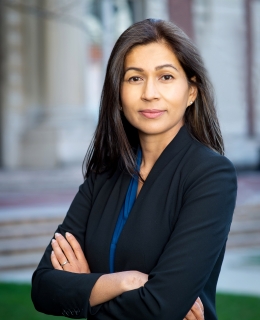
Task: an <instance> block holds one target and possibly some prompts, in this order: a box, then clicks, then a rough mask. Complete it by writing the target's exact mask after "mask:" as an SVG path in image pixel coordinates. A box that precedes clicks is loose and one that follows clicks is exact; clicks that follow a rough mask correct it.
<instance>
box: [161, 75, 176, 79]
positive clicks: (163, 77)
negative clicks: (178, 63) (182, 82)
mask: <svg viewBox="0 0 260 320" xmlns="http://www.w3.org/2000/svg"><path fill="white" fill-rule="evenodd" d="M161 79H162V80H166V81H167V80H171V79H174V78H173V76H172V75H170V74H165V75H164V76H162V77H161Z"/></svg>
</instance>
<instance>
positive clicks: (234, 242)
mask: <svg viewBox="0 0 260 320" xmlns="http://www.w3.org/2000/svg"><path fill="white" fill-rule="evenodd" d="M227 247H229V248H239V247H241V248H243V247H260V232H254V233H240V234H230V235H229V237H228V242H227Z"/></svg>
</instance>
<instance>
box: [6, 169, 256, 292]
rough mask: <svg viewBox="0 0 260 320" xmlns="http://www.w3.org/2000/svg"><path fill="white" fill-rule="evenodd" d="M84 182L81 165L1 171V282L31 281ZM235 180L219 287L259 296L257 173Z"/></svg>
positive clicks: (243, 175)
mask: <svg viewBox="0 0 260 320" xmlns="http://www.w3.org/2000/svg"><path fill="white" fill-rule="evenodd" d="M82 181H83V179H82V175H81V172H80V168H79V167H70V168H63V169H59V170H43V171H17V172H13V171H11V172H8V171H2V172H1V171H0V281H16V282H17V281H20V282H21V281H22V282H28V281H30V279H31V275H32V272H33V270H34V269H35V267H36V265H37V263H38V262H39V260H40V258H41V256H42V253H43V251H44V249H45V247H46V244H47V243H48V242H49V240H50V238H51V237H52V235H53V232H54V230H55V229H56V227H57V225H58V224H59V223H61V222H62V220H63V218H64V215H65V214H66V211H67V210H68V208H69V205H70V203H71V201H72V199H73V197H74V195H75V193H76V192H77V190H78V186H79V185H80V184H81V183H82ZM238 183H239V188H238V199H237V207H236V210H235V214H234V219H233V223H232V227H231V232H230V236H229V240H228V244H227V252H226V256H225V260H224V263H223V267H222V272H221V275H220V279H219V283H218V291H221V292H236V293H245V294H254V295H259V296H260V173H256V172H251V173H245V174H239V176H238Z"/></svg>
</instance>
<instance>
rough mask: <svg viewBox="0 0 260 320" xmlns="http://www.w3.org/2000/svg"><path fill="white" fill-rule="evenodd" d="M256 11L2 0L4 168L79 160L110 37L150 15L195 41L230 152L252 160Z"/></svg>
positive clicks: (259, 107)
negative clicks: (203, 61)
mask: <svg viewBox="0 0 260 320" xmlns="http://www.w3.org/2000/svg"><path fill="white" fill-rule="evenodd" d="M248 3H249V4H250V7H249V9H250V10H249V11H248V7H247V6H246V4H248ZM248 12H249V13H250V15H249V16H248V14H246V13H248ZM259 15H260V1H258V0H250V1H249V0H229V1H224V0H193V1H192V0H185V1H178V0H168V1H167V0H163V1H162V0H161V1H157V0H97V1H95V0H83V1H75V2H72V1H68V0H16V1H8V0H5V1H4V0H3V1H0V24H1V25H0V30H1V34H0V55H1V68H0V72H1V74H0V76H1V77H0V79H1V82H0V90H1V96H0V98H1V102H0V121H1V123H0V161H1V166H2V167H3V168H9V169H16V168H23V167H27V168H28V167H29V168H53V167H57V166H61V165H70V164H73V163H80V162H82V160H83V158H84V154H85V152H86V150H87V146H88V144H89V142H90V140H91V137H92V134H93V131H94V128H95V123H96V119H97V113H98V105H99V95H100V91H101V87H102V81H103V76H104V66H105V64H106V61H107V59H108V56H109V53H110V50H111V48H112V46H113V43H114V41H115V39H116V38H117V37H118V35H119V34H120V33H121V32H122V31H123V30H124V29H125V28H127V27H128V26H129V25H130V24H131V23H133V22H135V21H139V20H142V19H144V18H147V17H153V18H163V19H171V20H173V21H174V22H175V23H176V24H178V25H179V26H181V27H182V28H183V29H184V30H185V31H186V32H187V34H188V35H189V36H191V37H192V38H193V39H194V41H195V42H196V43H197V44H198V46H199V49H200V51H201V53H202V55H203V57H204V60H205V63H206V66H207V68H208V70H209V74H210V77H211V79H212V81H213V84H214V86H215V89H216V96H217V105H218V114H219V118H220V122H221V127H222V130H223V134H224V138H225V142H226V151H227V156H228V157H229V158H230V159H231V160H232V161H233V162H234V163H235V164H236V165H237V166H240V167H252V168H253V167H256V166H257V165H258V164H259V153H260V151H259V148H260V104H259V101H260V90H259V86H257V85H256V84H257V83H258V82H259V81H258V78H259V74H260V72H259V71H260V39H259V38H260V37H259V31H258V30H260V25H259V19H257V17H259ZM248 19H249V20H248ZM248 21H249V25H250V28H249V29H248ZM248 31H249V32H250V33H248ZM248 34H250V35H251V36H250V37H249V38H248ZM249 40H250V41H249ZM248 48H249V49H248ZM248 70H250V72H248ZM248 84H249V85H250V84H251V85H250V86H249V87H248Z"/></svg>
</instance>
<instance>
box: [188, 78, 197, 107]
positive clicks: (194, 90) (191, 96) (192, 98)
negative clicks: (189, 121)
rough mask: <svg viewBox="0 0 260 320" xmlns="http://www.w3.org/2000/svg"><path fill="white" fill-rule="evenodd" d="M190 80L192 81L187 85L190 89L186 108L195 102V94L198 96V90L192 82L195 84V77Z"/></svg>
mask: <svg viewBox="0 0 260 320" xmlns="http://www.w3.org/2000/svg"><path fill="white" fill-rule="evenodd" d="M191 80H192V81H191V82H190V83H189V85H190V88H189V99H188V105H187V107H189V106H190V105H192V103H193V102H194V101H195V100H196V98H197V94H198V88H197V86H196V84H194V82H196V77H195V76H194V77H192V78H191Z"/></svg>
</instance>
